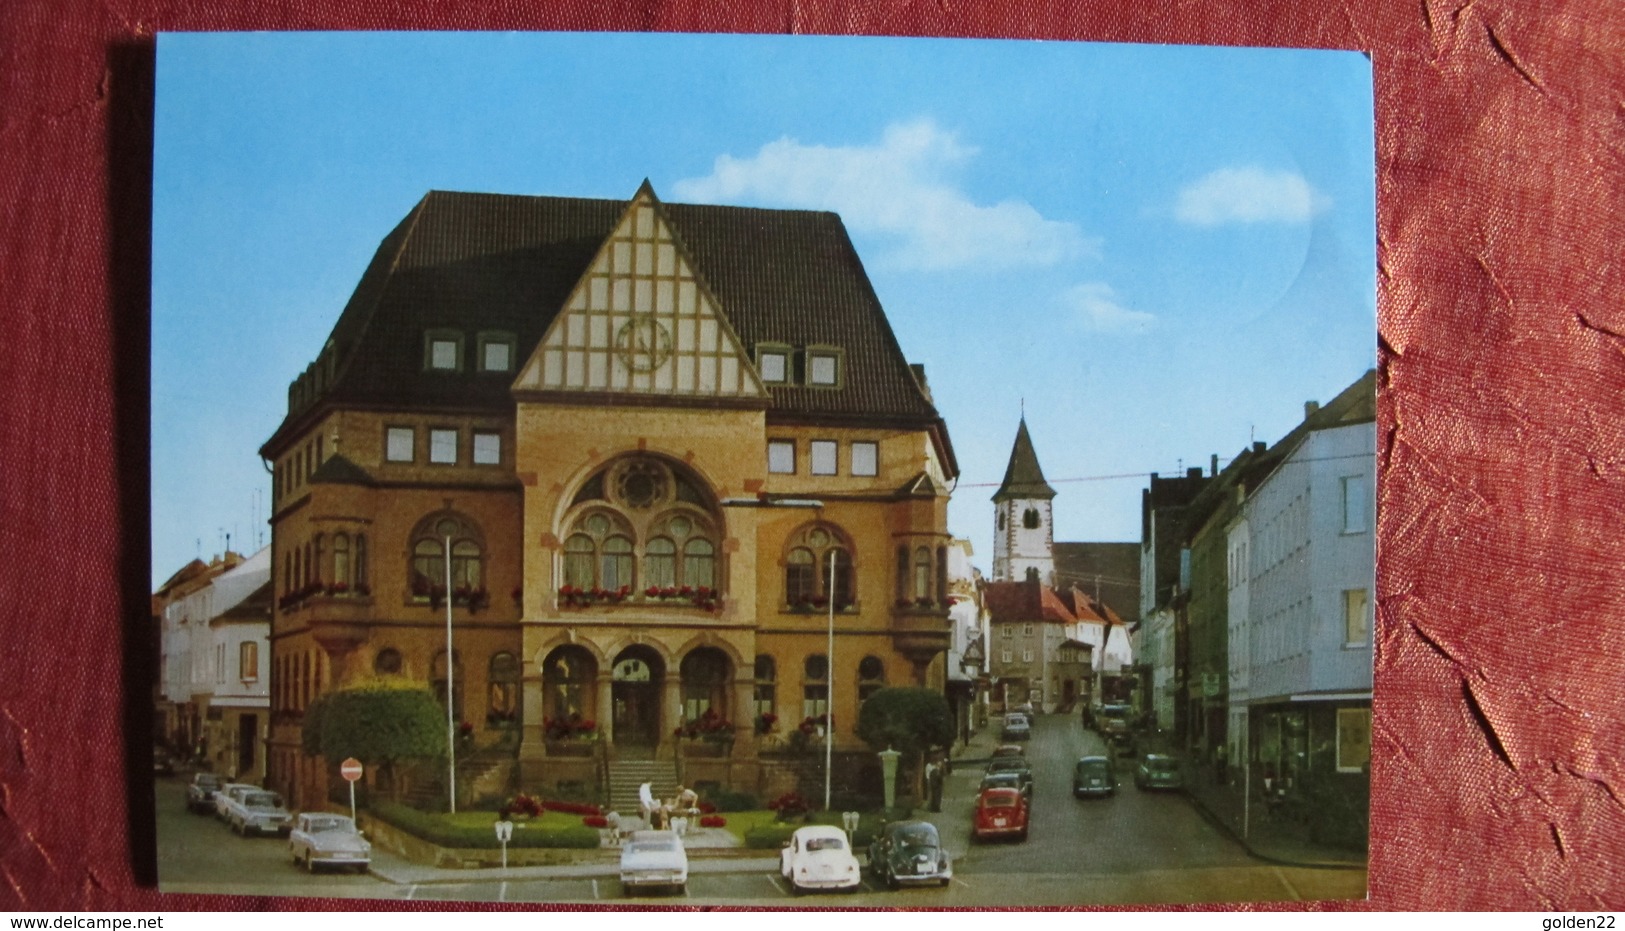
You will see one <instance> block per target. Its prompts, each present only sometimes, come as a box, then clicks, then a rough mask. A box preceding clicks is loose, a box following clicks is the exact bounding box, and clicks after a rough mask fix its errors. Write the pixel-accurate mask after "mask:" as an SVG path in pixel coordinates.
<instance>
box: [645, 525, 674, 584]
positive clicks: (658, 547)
mask: <svg viewBox="0 0 1625 931" xmlns="http://www.w3.org/2000/svg"><path fill="white" fill-rule="evenodd" d="M643 583H644V584H645V585H647V586H649V587H650V588H675V587H677V544H675V543H673V542H672V541H670V540H668V539H666V538H665V537H656V538H654V539H653V540H650V541H649V545H648V546H646V547H644V548H643Z"/></svg>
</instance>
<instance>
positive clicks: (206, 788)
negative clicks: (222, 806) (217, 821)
mask: <svg viewBox="0 0 1625 931" xmlns="http://www.w3.org/2000/svg"><path fill="white" fill-rule="evenodd" d="M220 786H221V781H220V777H219V776H217V775H215V774H214V773H194V774H193V775H192V781H191V782H189V783H187V784H186V810H187V811H206V812H210V813H212V812H213V811H214V794H215V793H216V792H219V791H220Z"/></svg>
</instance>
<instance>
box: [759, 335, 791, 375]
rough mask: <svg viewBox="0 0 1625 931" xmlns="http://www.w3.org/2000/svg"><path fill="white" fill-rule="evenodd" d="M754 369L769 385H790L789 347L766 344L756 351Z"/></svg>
mask: <svg viewBox="0 0 1625 931" xmlns="http://www.w3.org/2000/svg"><path fill="white" fill-rule="evenodd" d="M756 368H757V370H758V371H760V372H761V373H762V381H764V382H767V383H768V384H770V385H787V384H789V383H790V347H789V346H780V345H772V344H766V345H762V346H758V347H757V349H756Z"/></svg>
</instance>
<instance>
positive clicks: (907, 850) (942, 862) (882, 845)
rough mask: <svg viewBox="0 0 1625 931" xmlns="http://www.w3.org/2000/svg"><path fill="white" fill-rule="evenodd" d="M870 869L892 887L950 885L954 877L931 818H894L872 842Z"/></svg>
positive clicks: (946, 853)
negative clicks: (902, 819)
mask: <svg viewBox="0 0 1625 931" xmlns="http://www.w3.org/2000/svg"><path fill="white" fill-rule="evenodd" d="M869 872H870V873H871V874H873V875H874V876H875V877H876V878H877V879H884V880H885V881H886V885H887V886H888V887H890V888H892V889H896V888H897V887H899V886H905V885H908V886H917V885H939V886H946V885H948V883H949V882H951V881H953V878H954V867H953V863H952V862H950V861H949V859H948V852H947V851H946V850H943V849H942V839H941V838H940V837H939V836H938V835H937V826H936V825H934V824H932V823H931V822H929V821H893V822H892V823H891V824H888V825H886V826H885V827H884V828H882V829H881V831H880V833H879V834H877V835H875V839H874V843H872V844H870V845H869Z"/></svg>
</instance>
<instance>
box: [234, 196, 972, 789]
mask: <svg viewBox="0 0 1625 931" xmlns="http://www.w3.org/2000/svg"><path fill="white" fill-rule="evenodd" d="M260 452H261V455H262V456H263V457H264V458H265V460H266V461H267V462H268V463H269V465H270V467H271V469H272V471H273V475H274V488H275V491H274V509H273V516H272V520H271V524H272V569H271V571H272V578H273V581H274V585H275V590H276V599H275V611H274V615H273V620H272V649H271V653H272V657H271V681H272V689H271V691H272V697H271V702H272V709H271V712H272V734H271V738H270V741H269V751H270V753H269V763H270V770H269V774H268V777H267V781H268V785H270V786H272V787H274V788H278V789H280V790H282V791H284V792H286V793H287V794H288V795H289V796H290V798H291V801H292V803H293V804H294V805H295V806H304V805H309V804H312V803H313V802H318V801H319V800H320V799H321V798H324V797H325V796H326V794H327V793H328V792H329V791H330V789H331V788H332V787H333V786H335V785H338V784H339V783H337V782H336V779H337V776H336V774H335V769H334V767H335V766H336V763H337V762H338V761H334V760H325V759H322V758H320V757H316V756H312V755H310V754H308V753H306V752H305V751H304V750H303V748H302V745H301V739H300V734H301V727H302V724H303V719H304V712H305V710H306V709H308V708H309V707H310V705H311V703H312V702H313V701H315V700H316V699H317V698H318V697H319V696H321V695H323V694H325V693H327V692H330V691H332V690H335V689H341V688H344V687H346V686H349V685H353V684H357V683H361V682H365V681H368V680H369V679H375V678H380V677H389V678H396V679H402V678H404V679H407V680H412V681H415V682H420V683H422V684H423V685H424V686H425V687H427V688H430V689H432V690H433V691H434V692H435V693H436V695H437V696H438V697H439V699H440V700H441V702H442V703H447V702H449V703H450V704H451V707H452V711H453V716H454V717H455V718H456V719H457V720H458V721H459V722H462V726H461V728H460V730H461V731H462V732H463V735H464V738H463V739H466V741H467V747H466V748H461V749H459V755H460V756H466V757H467V758H469V759H471V760H476V761H478V762H479V763H481V764H482V765H481V766H480V768H479V769H478V770H476V772H475V775H474V776H471V777H470V778H471V779H474V780H475V781H476V782H477V785H474V786H471V787H470V788H469V789H468V791H469V792H471V793H474V792H478V791H480V790H481V788H483V787H484V786H487V785H490V786H497V785H501V784H506V785H512V786H517V787H520V788H523V789H524V790H525V791H532V792H537V793H541V794H548V795H551V794H554V793H559V792H580V793H584V794H587V795H598V796H602V795H603V794H604V793H606V792H607V790H608V787H607V786H606V785H604V784H603V783H604V780H605V778H606V777H605V774H606V773H607V774H608V778H609V779H610V780H612V781H613V779H614V773H615V768H616V767H617V766H618V765H630V764H631V763H632V762H633V761H656V762H659V763H660V764H661V765H662V766H667V767H670V769H668V770H665V771H664V772H665V778H676V779H681V780H683V781H685V782H686V783H687V784H689V785H695V784H700V785H711V786H717V787H729V788H732V789H735V790H738V791H748V792H754V793H768V792H772V791H777V790H779V789H781V788H786V787H787V788H793V787H794V778H795V776H796V773H797V772H799V770H798V767H797V763H796V760H797V754H798V753H805V752H806V749H807V747H808V745H809V743H811V744H813V745H816V746H819V747H821V746H822V743H821V741H822V739H823V737H822V735H824V734H825V733H829V734H830V735H831V736H832V739H833V741H834V747H835V750H836V752H837V753H843V752H849V753H852V754H854V755H856V754H857V753H858V752H859V751H863V753H864V754H865V755H866V756H872V754H869V753H868V752H867V748H866V747H864V745H863V744H862V743H861V741H859V740H858V739H857V737H856V735H855V734H854V730H853V728H854V724H855V722H856V720H857V712H858V708H859V705H860V704H861V703H862V701H863V700H864V699H865V697H867V696H868V695H869V694H872V693H873V692H874V691H875V690H877V689H879V688H881V687H884V686H886V685H916V684H918V685H930V686H932V687H937V688H940V687H941V686H942V684H943V678H944V670H943V654H944V652H945V650H946V649H947V647H948V645H949V640H950V628H949V622H948V601H949V599H948V592H947V585H948V579H947V566H948V546H949V543H950V538H949V535H948V533H947V502H948V489H949V488H950V487H952V484H953V482H954V480H955V479H956V477H957V475H958V466H957V464H956V461H955V458H954V452H953V447H952V445H951V443H950V441H949V437H948V431H947V427H946V425H945V423H944V421H943V419H942V417H941V416H940V415H939V414H938V412H937V410H936V408H935V406H934V405H933V403H932V400H931V396H930V393H929V390H928V388H927V386H926V382H925V378H924V372H923V369H922V368H920V367H917V366H911V365H910V364H909V363H908V361H907V360H906V358H905V357H904V355H903V352H902V349H901V347H900V346H899V345H898V343H897V340H896V337H895V336H894V334H893V332H892V330H891V327H890V325H889V323H888V322H887V319H886V315H885V313H884V311H883V309H882V307H881V305H880V302H879V300H878V299H877V297H876V295H875V292H874V289H873V287H872V286H871V284H870V282H869V280H868V277H867V275H866V274H865V272H864V269H863V265H862V263H861V261H860V260H859V258H858V256H857V253H856V251H855V249H854V248H853V245H852V243H851V241H850V239H849V238H848V236H847V234H846V231H845V228H844V227H843V225H842V223H841V221H840V218H839V217H837V216H836V215H834V214H830V213H820V212H811V211H790V210H762V209H747V208H739V207H722V206H701V205H682V204H666V203H664V202H662V201H661V200H660V199H659V198H658V197H657V196H656V195H655V192H654V190H653V189H652V187H651V186H650V185H649V184H648V182H644V184H643V185H642V187H640V188H639V189H638V190H637V192H636V193H635V194H634V195H633V197H632V198H631V199H630V200H629V201H616V200H593V199H583V198H567V197H532V196H512V195H493V194H465V193H450V192H442V191H434V192H431V193H429V194H427V195H426V196H425V197H424V198H423V199H422V200H421V201H420V202H419V203H418V204H417V205H416V206H414V207H413V208H412V210H411V211H410V212H409V213H408V214H407V216H406V217H405V218H404V219H403V220H402V221H401V222H400V224H399V225H398V226H397V227H396V228H395V229H394V230H393V231H391V232H390V233H389V235H388V236H386V237H385V238H384V240H383V242H382V244H381V245H380V246H379V248H378V250H377V253H376V254H375V256H374V257H373V259H372V261H371V263H370V265H369V266H368V267H367V269H366V270H365V272H364V273H363V274H362V275H361V278H360V281H359V283H358V284H357V286H356V289H355V291H354V294H353V295H352V297H351V298H350V300H349V302H348V304H347V305H346V306H345V308H344V310H343V312H342V313H341V314H340V315H339V317H338V320H337V322H336V323H335V324H334V327H333V330H332V333H331V335H330V336H329V337H328V338H327V339H326V341H325V342H324V343H323V345H322V348H321V351H320V352H319V353H318V354H317V355H316V358H315V360H314V361H313V362H312V363H311V364H310V365H309V367H308V368H307V369H306V370H305V371H304V372H303V373H302V374H300V375H299V377H298V378H296V379H295V380H294V381H293V383H292V385H291V387H290V389H289V392H288V413H287V416H286V418H285V419H284V421H283V422H282V424H281V425H280V426H279V427H278V428H277V430H276V432H275V433H274V434H273V435H272V436H271V438H270V439H269V440H267V441H266V443H265V444H264V446H263V447H262V449H261V451H260ZM448 602H449V606H450V611H451V617H452V620H451V627H452V638H453V645H452V648H451V650H450V652H449V655H448V651H447V646H446V640H447V633H446V626H447V621H446V615H447V604H448ZM831 629H832V630H833V633H831ZM831 638H833V643H834V649H833V651H831V650H830V649H829V646H828V644H829V642H830V640H831ZM459 772H461V769H460V770H459ZM478 780H483V782H481V781H478ZM461 781H462V779H461V777H459V783H460V784H461Z"/></svg>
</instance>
